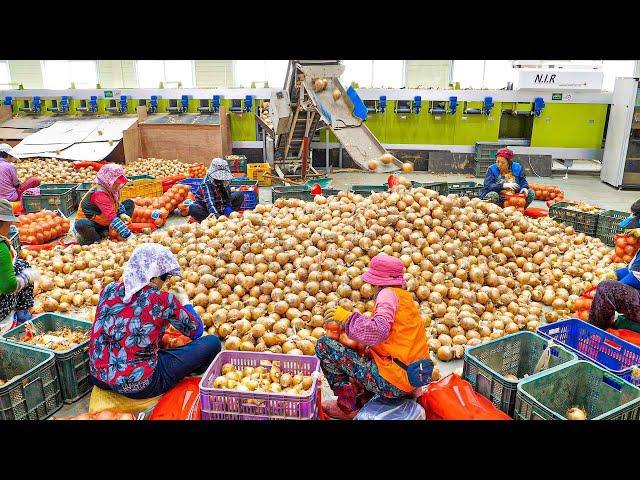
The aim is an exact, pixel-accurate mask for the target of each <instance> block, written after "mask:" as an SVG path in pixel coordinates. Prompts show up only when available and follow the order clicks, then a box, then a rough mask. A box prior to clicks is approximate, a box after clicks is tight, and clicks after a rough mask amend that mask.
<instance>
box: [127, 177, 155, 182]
mask: <svg viewBox="0 0 640 480" xmlns="http://www.w3.org/2000/svg"><path fill="white" fill-rule="evenodd" d="M155 179H156V177H153V176H151V175H131V176H130V177H127V180H129V181H130V182H133V181H134V180H155Z"/></svg>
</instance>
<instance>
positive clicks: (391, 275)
mask: <svg viewBox="0 0 640 480" xmlns="http://www.w3.org/2000/svg"><path fill="white" fill-rule="evenodd" d="M403 274H404V265H403V264H402V262H401V261H400V259H398V258H395V257H392V256H389V255H385V254H379V255H376V256H375V257H374V258H373V259H372V260H371V263H370V265H369V270H368V271H367V272H366V273H364V274H363V275H362V280H364V281H365V282H367V283H369V284H371V285H374V286H375V287H377V288H376V295H375V299H376V303H375V307H374V313H373V316H372V317H367V316H365V315H362V314H361V313H360V312H353V313H352V312H348V311H347V310H345V309H343V308H341V307H338V308H337V309H335V310H332V309H330V310H329V311H327V314H326V316H325V320H326V321H327V322H331V321H335V322H337V323H339V324H340V325H342V326H344V329H345V332H346V334H347V335H348V336H349V337H350V338H351V339H352V340H357V341H359V342H361V343H363V344H364V345H365V346H367V347H368V349H367V350H368V354H369V355H360V354H358V353H357V352H355V351H354V350H351V349H350V348H347V347H346V346H344V345H343V344H342V343H340V342H338V340H334V339H331V338H329V337H327V336H323V337H321V338H320V339H319V340H318V342H317V343H316V355H317V357H318V358H319V359H320V366H321V368H322V371H323V372H324V375H325V377H326V378H327V381H328V382H329V385H330V387H331V389H332V390H333V392H334V394H335V395H336V396H337V397H338V398H337V400H329V401H326V402H323V405H322V409H323V410H324V412H325V413H326V414H327V415H328V416H330V417H333V418H341V419H351V418H353V417H354V416H355V415H356V414H357V412H358V408H357V401H356V400H357V397H358V395H359V393H360V392H358V391H357V390H358V389H357V387H356V385H357V384H359V385H361V386H363V387H364V389H365V390H367V391H368V392H370V393H372V394H378V395H382V396H383V397H386V398H400V397H404V396H410V395H411V394H412V393H413V392H414V391H415V390H416V388H417V386H416V385H414V384H413V383H412V381H411V378H412V377H411V374H410V369H409V375H408V373H407V372H408V371H407V366H410V365H411V364H412V363H413V362H416V361H418V362H420V361H424V363H423V367H425V368H426V369H425V370H423V374H424V375H425V376H426V378H428V379H429V380H430V379H431V373H432V370H433V363H432V362H431V360H430V359H429V348H428V346H427V338H426V334H425V330H424V325H423V323H422V317H421V315H420V311H419V309H418V304H417V303H416V301H415V300H414V298H413V295H412V294H411V293H409V292H408V291H407V290H405V289H404V287H406V282H405V280H404V277H403ZM421 363H422V362H421Z"/></svg>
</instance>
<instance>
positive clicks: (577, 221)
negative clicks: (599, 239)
mask: <svg viewBox="0 0 640 480" xmlns="http://www.w3.org/2000/svg"><path fill="white" fill-rule="evenodd" d="M570 205H575V204H574V203H570V202H556V203H554V204H552V205H551V206H550V207H549V217H550V218H552V219H553V220H555V221H557V222H562V223H564V224H565V225H569V226H572V227H573V228H574V229H575V231H576V232H580V233H584V234H587V235H589V236H591V237H595V236H596V232H597V229H598V217H599V216H600V211H598V212H594V213H589V212H580V211H578V210H573V209H570V208H567V207H568V206H570Z"/></svg>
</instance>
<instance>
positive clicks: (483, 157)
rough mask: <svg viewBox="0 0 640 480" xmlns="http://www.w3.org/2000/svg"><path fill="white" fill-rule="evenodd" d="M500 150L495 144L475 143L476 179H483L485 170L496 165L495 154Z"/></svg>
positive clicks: (499, 146)
mask: <svg viewBox="0 0 640 480" xmlns="http://www.w3.org/2000/svg"><path fill="white" fill-rule="evenodd" d="M500 148H502V146H501V145H499V144H497V143H489V142H476V149H475V165H474V173H475V176H476V177H484V176H485V175H486V173H487V168H489V166H490V165H493V164H494V163H496V153H497V152H498V150H500Z"/></svg>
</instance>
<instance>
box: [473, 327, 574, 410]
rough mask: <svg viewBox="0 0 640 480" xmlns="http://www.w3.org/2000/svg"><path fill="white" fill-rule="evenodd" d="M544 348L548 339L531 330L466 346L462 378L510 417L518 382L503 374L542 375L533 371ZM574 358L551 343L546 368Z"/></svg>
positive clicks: (521, 376) (522, 376)
mask: <svg viewBox="0 0 640 480" xmlns="http://www.w3.org/2000/svg"><path fill="white" fill-rule="evenodd" d="M546 348H547V340H545V339H544V338H542V337H540V336H539V335H536V334H535V333H532V332H519V333H516V334H513V335H509V336H507V337H502V338H498V339H496V340H493V341H490V342H487V343H483V344H481V345H477V346H475V347H471V348H468V349H466V350H465V352H464V367H463V378H464V379H465V380H467V381H468V382H469V383H470V384H471V386H472V387H473V389H474V390H475V391H477V392H478V393H480V394H481V395H483V396H485V397H486V398H488V399H489V400H491V402H492V403H493V404H494V405H495V407H496V408H498V409H500V410H502V411H503V412H504V413H506V414H507V415H509V416H511V417H513V412H514V408H515V404H516V393H517V387H518V382H514V381H511V380H507V379H506V378H505V377H504V375H507V374H512V375H515V376H516V377H518V378H520V379H522V378H524V376H525V375H529V376H531V377H534V376H538V375H541V374H542V373H543V372H538V373H534V370H535V367H536V364H537V363H538V360H539V359H540V357H541V356H542V353H543V352H544V350H545V349H546ZM577 359H578V357H577V356H576V355H574V354H573V353H571V352H569V351H568V350H566V349H564V348H562V347H561V346H558V345H553V346H552V347H551V356H550V359H549V367H548V368H549V369H552V368H555V367H557V366H559V365H562V364H564V363H567V362H572V361H576V360H577ZM546 371H548V370H545V372H546Z"/></svg>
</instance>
